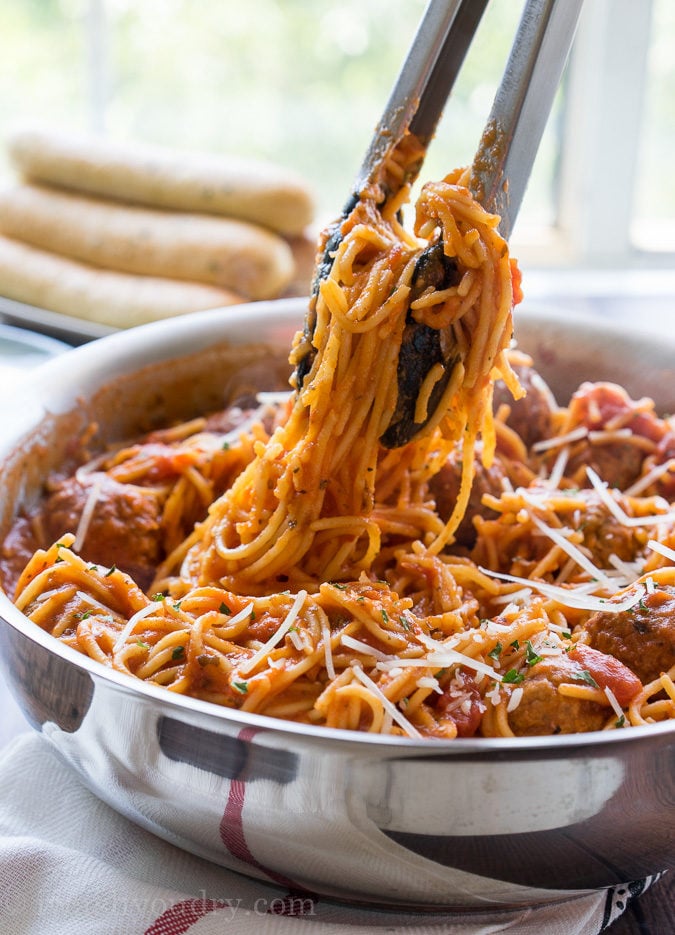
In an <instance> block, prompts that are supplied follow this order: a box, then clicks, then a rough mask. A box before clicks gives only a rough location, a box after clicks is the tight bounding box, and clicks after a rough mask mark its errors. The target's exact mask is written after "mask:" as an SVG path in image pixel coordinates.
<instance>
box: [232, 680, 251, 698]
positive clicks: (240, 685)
mask: <svg viewBox="0 0 675 935" xmlns="http://www.w3.org/2000/svg"><path fill="white" fill-rule="evenodd" d="M232 685H233V686H234V687H235V688H236V689H237V691H238V692H240V693H241V694H242V695H245V694H246V692H247V691H248V682H232Z"/></svg>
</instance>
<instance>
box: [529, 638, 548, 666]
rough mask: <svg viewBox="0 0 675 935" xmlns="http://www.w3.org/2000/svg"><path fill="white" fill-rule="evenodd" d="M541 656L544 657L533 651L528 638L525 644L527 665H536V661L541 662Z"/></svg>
mask: <svg viewBox="0 0 675 935" xmlns="http://www.w3.org/2000/svg"><path fill="white" fill-rule="evenodd" d="M543 658H544V657H543V656H539V655H538V654H537V653H536V652H535V651H534V647H533V646H532V643H531V642H530V640H528V641H527V643H526V644H525V662H526V663H527V664H528V666H536V664H537V663H538V662H541V661H542V659H543Z"/></svg>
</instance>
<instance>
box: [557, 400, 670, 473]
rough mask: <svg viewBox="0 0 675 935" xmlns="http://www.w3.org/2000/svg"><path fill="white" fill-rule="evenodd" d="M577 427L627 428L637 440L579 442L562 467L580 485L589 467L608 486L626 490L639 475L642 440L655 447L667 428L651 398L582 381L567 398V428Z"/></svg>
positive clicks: (641, 460)
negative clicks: (569, 398) (648, 399)
mask: <svg viewBox="0 0 675 935" xmlns="http://www.w3.org/2000/svg"><path fill="white" fill-rule="evenodd" d="M578 426H585V427H586V428H588V429H589V431H604V430H607V431H615V430H620V429H624V430H625V429H629V430H630V432H631V433H632V435H633V436H636V438H637V439H638V443H637V444H636V443H635V442H633V441H632V440H631V439H630V438H628V439H626V440H625V441H623V440H621V439H615V440H613V441H605V440H603V439H601V438H600V439H597V440H595V441H593V442H591V441H590V440H589V441H583V442H579V443H578V444H577V445H575V446H574V449H573V453H572V455H571V457H570V459H569V461H568V463H567V467H566V468H565V474H566V475H567V476H568V477H573V478H574V479H575V481H576V482H577V483H580V484H581V483H584V482H585V475H586V467H587V466H589V467H591V468H593V470H594V471H595V472H596V473H597V474H598V475H599V476H600V477H601V478H602V480H604V481H606V482H607V483H608V484H609V486H610V487H616V488H618V489H619V490H625V489H626V488H627V487H629V486H630V485H631V484H632V483H634V482H635V481H636V480H637V478H638V477H639V476H640V473H641V471H642V464H643V461H644V459H645V456H646V454H647V453H648V450H647V448H645V446H644V444H643V442H645V441H646V442H647V444H648V445H649V443H650V442H651V443H652V444H653V445H654V446H656V445H657V444H658V443H659V442H660V441H661V439H662V438H663V435H664V433H665V431H666V427H665V423H664V422H663V421H662V420H661V419H659V418H658V417H657V416H656V413H655V412H654V407H653V404H651V402H650V401H645V400H640V401H635V400H632V399H631V398H630V396H629V395H628V394H627V393H626V391H625V390H624V389H623V388H622V387H620V386H617V385H616V384H614V383H582V385H581V386H580V387H579V389H578V390H577V392H576V393H575V394H574V396H573V397H572V399H571V401H570V406H569V422H568V425H567V426H566V431H571V430H573V429H574V428H576V427H578Z"/></svg>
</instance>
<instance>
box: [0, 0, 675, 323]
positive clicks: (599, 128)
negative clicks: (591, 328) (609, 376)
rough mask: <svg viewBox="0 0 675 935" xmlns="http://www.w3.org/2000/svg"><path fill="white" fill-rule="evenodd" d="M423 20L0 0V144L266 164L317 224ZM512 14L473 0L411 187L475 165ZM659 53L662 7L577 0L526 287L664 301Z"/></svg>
mask: <svg viewBox="0 0 675 935" xmlns="http://www.w3.org/2000/svg"><path fill="white" fill-rule="evenodd" d="M423 9H424V0H339V2H338V0H322V2H320V3H317V2H311V0H245V2H241V0H141V2H139V0H2V3H1V4H0V36H1V37H2V38H1V40H0V41H1V43H2V48H3V52H2V55H1V56H0V153H3V149H4V148H3V146H2V142H3V138H2V137H3V133H5V132H6V131H7V128H8V127H11V125H12V124H13V123H14V122H15V121H17V120H19V119H22V118H30V119H37V120H44V121H46V122H48V123H52V124H57V125H60V126H63V127H68V128H71V129H74V130H90V131H94V132H96V133H100V134H104V135H108V136H109V137H111V138H114V139H123V140H127V139H128V140H134V139H136V140H144V141H149V142H155V143H161V144H164V145H170V146H173V147H176V148H179V149H180V148H189V149H205V150H210V151H213V152H231V153H236V154H241V155H250V156H255V157H263V158H265V159H268V160H272V161H275V162H279V163H281V164H284V165H287V166H289V167H292V168H294V169H296V170H298V171H299V172H301V173H302V174H303V175H304V176H305V178H307V179H308V180H309V181H310V182H311V183H312V184H313V186H314V189H315V191H316V194H317V200H318V217H317V223H318V224H321V223H322V222H323V221H324V220H327V219H330V218H331V217H332V216H334V215H335V214H336V213H337V212H338V211H339V209H340V208H341V206H342V203H343V201H344V199H345V196H346V194H347V192H348V190H349V187H350V185H351V182H352V179H353V177H354V175H355V172H356V169H357V168H358V166H359V164H360V161H361V158H362V155H363V152H364V150H365V148H366V146H367V143H368V141H369V138H370V135H371V133H372V130H373V127H374V125H375V123H376V122H377V119H378V117H379V115H380V113H381V111H382V109H383V107H384V105H385V103H386V100H387V98H388V95H389V91H390V89H391V87H392V84H393V81H394V79H395V77H396V74H397V72H398V69H399V66H400V64H401V62H402V60H403V57H404V55H405V52H406V50H407V48H408V45H409V43H410V41H411V39H412V36H413V34H414V32H415V29H416V26H417V23H418V21H419V19H420V17H421V14H422V12H423ZM521 9H522V4H521V3H520V2H516V0H492V3H491V4H490V5H489V7H488V10H487V13H486V15H485V17H484V20H483V22H482V24H481V27H480V31H479V33H478V36H477V38H476V40H475V42H474V45H473V47H472V49H471V50H470V52H469V55H468V58H467V61H466V63H465V67H464V69H463V72H462V75H461V78H460V81H459V83H458V85H457V87H456V90H455V92H454V94H453V96H452V99H451V100H450V102H449V104H448V106H447V108H446V113H445V115H444V117H443V121H442V124H441V126H440V128H439V130H438V133H437V138H436V140H435V141H434V143H433V146H432V149H431V151H430V154H429V158H428V160H427V163H426V165H425V169H424V176H425V178H435V177H442V176H443V175H444V174H445V173H446V172H447V171H448V170H450V169H451V168H453V167H455V166H457V165H462V164H465V163H467V162H469V161H470V160H471V158H472V155H473V152H474V150H475V148H476V146H477V143H478V140H479V138H480V133H481V129H482V126H483V123H484V121H485V119H486V117H487V114H488V111H489V108H490V106H491V102H492V97H493V94H494V90H495V87H496V84H497V82H498V80H499V77H500V75H501V72H502V70H503V67H504V64H505V61H506V57H507V55H508V49H509V47H510V43H511V40H512V37H513V34H514V31H515V28H516V24H517V21H518V19H519V16H520V12H521ZM673 48H675V4H673V3H672V0H586V5H585V7H584V10H583V12H582V18H581V23H580V28H579V32H578V35H577V39H576V43H575V47H574V50H573V54H572V57H571V60H570V63H569V66H568V69H567V72H566V74H565V77H564V81H563V85H562V87H561V90H560V93H559V95H558V99H557V103H556V106H555V109H554V112H553V114H552V116H551V119H550V121H549V125H548V128H547V131H546V135H545V138H544V140H543V142H542V146H541V149H540V153H539V156H538V159H537V162H536V166H535V170H534V173H533V176H532V179H531V183H530V187H529V190H528V192H527V195H526V198H525V201H524V204H523V207H522V210H521V215H520V218H519V220H518V223H517V226H516V229H515V232H514V237H513V241H512V251H513V252H514V253H515V255H516V256H518V257H519V259H520V261H521V265H522V266H523V268H524V269H525V272H526V280H525V281H526V287H529V288H528V294H529V295H534V296H535V297H536V296H540V297H548V296H549V294H550V293H555V296H559V295H563V298H564V299H565V300H572V301H573V302H575V303H576V304H577V305H581V306H583V305H584V304H585V303H586V301H587V299H588V297H589V294H591V293H593V294H595V296H596V298H598V299H602V296H603V295H605V294H606V295H607V296H608V297H611V296H613V295H614V293H616V292H617V291H618V292H619V293H620V298H621V299H623V298H628V299H629V300H630V298H631V297H632V296H633V295H637V294H640V295H644V294H648V295H650V296H651V298H652V299H653V300H657V301H659V302H662V303H665V306H667V307H668V308H669V309H670V310H673V299H672V296H673V294H675V288H673V278H672V276H673V269H674V268H675V174H674V173H673V172H672V170H671V165H672V155H671V154H672V152H673V151H675V56H674V55H673V54H672V49H673ZM3 160H4V155H2V156H0V174H8V173H9V168H8V166H7V163H6V161H3ZM619 272H620V275H621V279H620V286H618V287H617V282H618V280H617V276H618V275H619ZM590 273H592V277H590V276H589V274H590ZM528 277H529V278H528ZM608 300H609V299H608ZM665 306H664V307H665Z"/></svg>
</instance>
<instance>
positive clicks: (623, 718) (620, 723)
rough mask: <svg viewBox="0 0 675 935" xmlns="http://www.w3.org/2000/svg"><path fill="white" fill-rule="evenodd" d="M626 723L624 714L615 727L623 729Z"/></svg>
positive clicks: (615, 723)
mask: <svg viewBox="0 0 675 935" xmlns="http://www.w3.org/2000/svg"><path fill="white" fill-rule="evenodd" d="M625 723H626V715H625V714H622V715H621V717H620V718H619V719H618V720H617V721H615V722H614V726H615V727H623V725H624V724H625Z"/></svg>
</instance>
